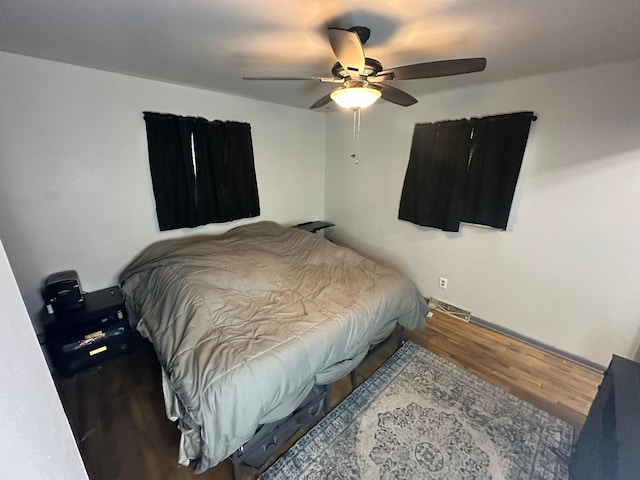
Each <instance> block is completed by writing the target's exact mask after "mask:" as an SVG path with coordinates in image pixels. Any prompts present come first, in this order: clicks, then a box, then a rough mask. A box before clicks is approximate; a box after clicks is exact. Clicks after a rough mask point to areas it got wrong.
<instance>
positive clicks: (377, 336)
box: [120, 222, 427, 472]
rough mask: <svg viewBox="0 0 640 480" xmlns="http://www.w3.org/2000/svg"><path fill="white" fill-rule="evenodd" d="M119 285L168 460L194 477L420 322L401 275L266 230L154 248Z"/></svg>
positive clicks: (311, 239)
mask: <svg viewBox="0 0 640 480" xmlns="http://www.w3.org/2000/svg"><path fill="white" fill-rule="evenodd" d="M120 281H121V284H122V287H123V290H124V291H125V293H126V295H127V303H128V307H129V311H130V313H131V314H132V316H133V318H134V320H135V321H137V322H138V323H137V328H138V330H139V331H140V332H141V333H142V335H144V336H145V337H147V338H148V339H149V340H151V342H152V343H153V345H154V347H155V350H156V353H157V355H158V359H159V360H160V364H161V366H162V371H163V388H164V394H165V395H164V396H165V403H166V408H167V415H168V416H169V418H171V419H172V420H178V426H179V428H180V430H181V431H182V437H181V444H180V453H179V461H180V463H183V464H188V463H189V462H190V461H191V460H195V461H196V465H195V466H196V472H203V471H204V470H206V469H207V468H209V467H211V466H213V465H215V464H216V463H218V462H220V461H221V460H223V459H224V458H226V457H227V456H229V455H230V454H231V453H232V452H234V451H235V450H236V449H237V448H239V447H240V446H241V445H242V444H244V443H245V442H246V441H247V440H249V439H250V438H251V437H252V436H253V434H254V432H255V430H256V428H257V427H258V425H260V424H263V423H268V422H272V421H275V420H278V419H280V418H284V417H285V416H287V415H288V414H289V413H291V412H292V411H293V410H294V409H295V408H296V407H297V405H298V404H299V403H300V402H301V401H302V400H303V399H304V397H305V396H306V395H307V394H308V392H309V391H310V389H311V388H312V387H313V385H314V384H327V383H331V382H333V381H335V380H337V379H338V378H340V377H342V376H343V375H345V374H346V373H347V372H349V371H350V370H352V369H353V368H354V367H355V366H356V365H357V364H358V363H359V362H360V361H361V360H362V358H363V357H364V355H365V354H366V352H367V350H368V347H369V345H370V344H374V343H377V342H379V341H381V340H382V339H383V338H385V337H386V336H387V335H388V334H390V333H391V331H392V330H393V328H394V327H395V325H396V323H399V324H400V325H402V326H404V327H406V328H409V329H415V328H419V327H421V326H422V325H423V324H424V319H425V316H426V313H427V306H426V303H425V301H424V299H423V297H422V296H421V295H420V293H419V292H418V291H417V289H416V287H415V286H414V285H413V284H412V283H411V281H409V280H408V279H407V278H406V277H404V276H403V275H400V274H399V273H397V272H395V271H393V270H390V269H388V268H384V267H382V266H380V265H377V264H376V263H374V262H372V261H370V260H367V259H366V258H364V257H362V256H360V255H358V254H357V253H355V252H353V251H352V250H349V249H348V248H344V247H340V246H337V245H335V244H333V243H331V242H329V241H328V240H325V239H324V238H322V237H321V236H319V235H314V234H311V233H308V232H304V231H301V230H296V229H292V228H285V227H282V226H280V225H278V224H276V223H273V222H258V223H254V224H250V225H246V226H242V227H237V228H235V229H233V230H230V231H229V232H227V233H225V234H222V235H209V236H192V237H183V238H181V239H178V240H168V241H163V242H159V243H156V244H153V245H151V246H150V247H149V248H147V249H146V250H145V251H144V252H142V254H141V255H140V256H139V257H138V258H136V259H135V260H134V261H133V262H132V263H131V264H130V265H129V266H128V267H127V268H126V269H125V270H124V271H123V273H122V274H121V278H120Z"/></svg>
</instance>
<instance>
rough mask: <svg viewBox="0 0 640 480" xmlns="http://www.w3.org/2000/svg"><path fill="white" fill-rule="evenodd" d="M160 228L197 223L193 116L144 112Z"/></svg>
mask: <svg viewBox="0 0 640 480" xmlns="http://www.w3.org/2000/svg"><path fill="white" fill-rule="evenodd" d="M144 120H145V123H146V126H147V147H148V150H149V167H150V169H151V182H152V184H153V194H154V196H155V199H156V215H157V217H158V225H159V227H160V230H172V229H175V228H182V227H195V226H196V225H198V218H197V210H196V200H195V175H194V171H193V162H192V157H191V130H192V119H189V118H185V117H178V116H175V115H164V114H159V113H152V112H144Z"/></svg>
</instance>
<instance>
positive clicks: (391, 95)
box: [375, 83, 418, 107]
mask: <svg viewBox="0 0 640 480" xmlns="http://www.w3.org/2000/svg"><path fill="white" fill-rule="evenodd" d="M375 88H377V89H378V90H380V92H381V93H382V98H383V99H384V100H386V101H387V102H391V103H395V104H396V105H402V106H403V107H408V106H410V105H413V104H414V103H418V100H416V99H415V98H414V97H412V96H411V95H409V94H408V93H407V92H403V91H402V90H399V89H397V88H395V87H391V86H389V85H385V84H384V83H376V86H375Z"/></svg>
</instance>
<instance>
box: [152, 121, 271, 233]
mask: <svg viewBox="0 0 640 480" xmlns="http://www.w3.org/2000/svg"><path fill="white" fill-rule="evenodd" d="M144 119H145V123H146V127H147V146H148V149H149V166H150V169H151V180H152V183H153V192H154V196H155V200H156V215H157V217H158V225H159V227H160V230H172V229H176V228H183V227H195V226H198V225H205V224H208V223H221V222H229V221H232V220H237V219H239V218H247V217H255V216H258V215H260V203H259V199H258V186H257V181H256V174H255V167H254V159H253V145H252V141H251V126H250V125H249V124H248V123H240V122H223V121H213V122H211V121H209V120H206V119H204V118H196V117H181V116H177V115H170V114H160V113H154V112H144Z"/></svg>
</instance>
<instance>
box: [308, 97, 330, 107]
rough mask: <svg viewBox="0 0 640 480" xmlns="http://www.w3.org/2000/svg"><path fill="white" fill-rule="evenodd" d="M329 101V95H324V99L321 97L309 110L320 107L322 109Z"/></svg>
mask: <svg viewBox="0 0 640 480" xmlns="http://www.w3.org/2000/svg"><path fill="white" fill-rule="evenodd" d="M330 101H331V94H328V95H325V96H324V97H322V98H321V99H320V100H318V101H317V102H316V103H314V104H313V105H311V106H310V107H309V108H320V107H324V106H325V105H326V104H327V103H329V102H330Z"/></svg>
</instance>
